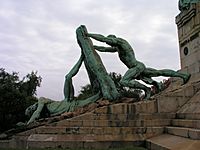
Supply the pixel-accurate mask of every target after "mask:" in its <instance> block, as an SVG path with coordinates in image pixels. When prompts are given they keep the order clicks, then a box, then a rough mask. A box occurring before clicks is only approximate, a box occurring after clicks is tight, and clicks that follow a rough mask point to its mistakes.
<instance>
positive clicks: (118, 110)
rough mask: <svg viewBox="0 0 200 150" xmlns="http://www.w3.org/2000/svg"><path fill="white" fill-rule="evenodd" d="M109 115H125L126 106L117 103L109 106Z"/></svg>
mask: <svg viewBox="0 0 200 150" xmlns="http://www.w3.org/2000/svg"><path fill="white" fill-rule="evenodd" d="M109 110H110V113H113V114H126V113H127V104H124V103H119V104H114V105H110V106H109Z"/></svg>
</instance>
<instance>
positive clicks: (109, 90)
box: [26, 26, 120, 124]
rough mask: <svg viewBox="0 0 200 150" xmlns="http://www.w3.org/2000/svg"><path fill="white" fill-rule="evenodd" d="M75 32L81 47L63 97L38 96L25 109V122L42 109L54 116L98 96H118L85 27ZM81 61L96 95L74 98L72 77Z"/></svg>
mask: <svg viewBox="0 0 200 150" xmlns="http://www.w3.org/2000/svg"><path fill="white" fill-rule="evenodd" d="M76 34H77V41H78V44H79V45H80V47H81V56H80V58H79V60H78V62H77V63H76V64H75V65H74V67H73V68H72V69H71V71H70V72H69V73H68V74H67V75H66V76H65V84H64V96H65V99H64V100H62V101H52V100H50V99H47V98H40V99H39V100H38V103H36V104H34V105H32V106H30V107H28V108H27V109H26V114H27V115H28V116H30V117H31V118H30V120H29V121H28V123H27V124H30V123H32V122H34V121H35V120H36V119H38V118H40V117H41V112H42V111H43V110H44V109H46V110H47V112H48V113H49V115H50V116H55V115H59V114H62V113H64V112H69V111H73V110H74V109H76V108H77V107H82V106H85V105H88V104H90V103H94V102H95V101H97V100H98V99H100V98H104V99H108V100H110V101H113V100H116V99H118V98H119V97H120V94H119V93H118V91H117V89H116V86H115V84H114V82H113V80H112V79H111V78H110V76H109V75H108V73H107V71H106V69H105V67H104V65H103V63H102V61H101V58H100V57H99V55H98V54H97V52H96V51H95V49H94V47H93V44H92V41H91V40H90V39H89V38H88V37H87V36H86V35H87V30H86V27H85V26H80V27H79V28H78V29H77V31H76ZM83 61H84V64H85V67H86V70H87V73H88V76H89V78H90V83H91V85H92V87H93V89H94V92H96V95H94V96H92V97H90V98H88V99H85V100H74V87H73V84H72V77H74V76H75V75H76V74H77V73H78V71H79V69H80V67H81V64H82V62H83Z"/></svg>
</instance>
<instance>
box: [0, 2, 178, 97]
mask: <svg viewBox="0 0 200 150" xmlns="http://www.w3.org/2000/svg"><path fill="white" fill-rule="evenodd" d="M178 13H179V10H178V0H170V1H169V0H1V1H0V64H1V67H3V68H5V69H6V71H8V72H12V71H16V72H19V73H20V76H25V75H26V74H28V73H30V72H31V71H32V70H34V71H36V70H37V71H38V74H39V75H41V76H42V79H43V80H42V85H41V87H40V88H38V92H37V96H38V97H40V96H44V97H48V98H51V99H54V100H62V99H63V84H64V77H65V75H66V74H67V73H68V72H69V71H70V69H71V68H72V67H73V65H74V64H75V63H76V62H77V60H78V58H79V56H80V48H79V46H78V44H77V43H76V33H75V30H76V28H77V27H78V26H80V25H81V24H84V25H86V27H87V29H88V31H89V32H92V33H100V34H103V35H108V34H115V35H116V36H119V37H123V38H125V39H126V40H127V41H129V42H130V44H131V45H132V47H133V48H134V50H135V54H136V58H137V59H138V60H140V61H142V62H144V63H145V64H146V66H148V67H153V68H157V69H162V68H171V69H174V70H178V69H179V68H180V62H179V52H178V37H177V28H176V24H175V16H176V15H177V14H178ZM97 44H101V43H97ZM100 55H101V58H102V60H103V62H104V64H105V66H106V68H107V71H108V72H118V73H121V74H124V73H125V71H126V70H127V68H126V67H125V66H124V65H123V63H122V62H120V61H119V58H118V56H117V55H116V54H113V53H112V54H109V53H104V54H102V53H101V54H100ZM73 83H74V85H75V89H76V94H77V93H78V92H77V91H79V90H80V87H81V86H84V85H85V84H87V83H89V81H88V77H87V74H86V72H85V68H84V67H81V69H80V71H79V73H78V74H77V76H76V77H74V78H73Z"/></svg>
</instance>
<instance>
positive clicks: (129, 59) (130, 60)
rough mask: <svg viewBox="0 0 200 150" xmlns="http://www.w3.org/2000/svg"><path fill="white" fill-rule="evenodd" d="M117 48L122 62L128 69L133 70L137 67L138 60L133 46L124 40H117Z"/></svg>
mask: <svg viewBox="0 0 200 150" xmlns="http://www.w3.org/2000/svg"><path fill="white" fill-rule="evenodd" d="M116 40H117V42H116V48H117V51H118V54H119V58H120V60H121V61H122V62H123V63H124V64H125V65H126V66H127V67H128V68H132V67H134V66H135V65H136V62H137V61H136V58H135V54H134V51H133V49H132V47H131V45H130V44H129V43H128V42H127V41H126V40H124V39H122V38H117V39H116Z"/></svg>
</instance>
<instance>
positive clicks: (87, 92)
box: [76, 84, 94, 100]
mask: <svg viewBox="0 0 200 150" xmlns="http://www.w3.org/2000/svg"><path fill="white" fill-rule="evenodd" d="M79 93H80V94H79V95H78V96H77V98H76V99H79V100H84V99H86V98H88V97H91V96H93V95H94V92H93V89H92V86H91V85H90V84H87V85H85V86H82V87H81V90H80V92H79Z"/></svg>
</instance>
